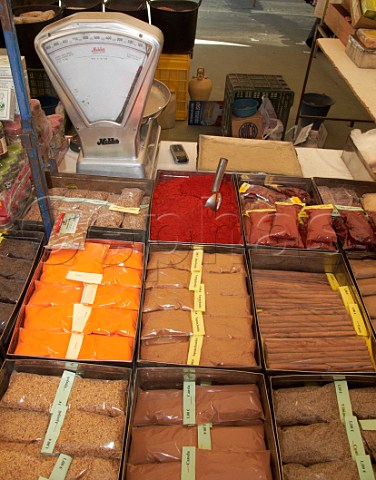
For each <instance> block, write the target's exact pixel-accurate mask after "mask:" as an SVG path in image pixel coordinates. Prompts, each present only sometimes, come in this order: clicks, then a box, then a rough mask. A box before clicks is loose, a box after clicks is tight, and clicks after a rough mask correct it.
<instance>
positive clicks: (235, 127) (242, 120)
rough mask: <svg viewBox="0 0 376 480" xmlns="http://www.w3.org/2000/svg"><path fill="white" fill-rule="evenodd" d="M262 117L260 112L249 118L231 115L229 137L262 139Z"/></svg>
mask: <svg viewBox="0 0 376 480" xmlns="http://www.w3.org/2000/svg"><path fill="white" fill-rule="evenodd" d="M262 131H263V129H262V115H261V113H260V112H257V113H255V115H252V116H251V117H236V116H235V115H232V120H231V135H232V136H233V137H235V138H259V139H261V138H262Z"/></svg>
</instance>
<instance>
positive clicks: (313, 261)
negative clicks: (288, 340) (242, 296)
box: [248, 249, 376, 375]
mask: <svg viewBox="0 0 376 480" xmlns="http://www.w3.org/2000/svg"><path fill="white" fill-rule="evenodd" d="M248 259H249V262H250V271H251V282H252V284H253V273H252V271H253V269H255V268H257V269H265V270H274V269H275V270H281V271H291V270H295V271H300V272H311V273H333V274H335V275H336V278H337V281H338V283H339V285H340V286H346V285H347V286H349V288H350V291H351V293H352V296H353V298H354V300H355V302H356V303H357V304H358V305H359V308H360V311H361V314H362V316H363V319H364V324H365V326H366V329H367V332H368V336H369V339H370V340H369V341H370V350H371V351H370V356H371V359H372V360H373V362H375V359H376V339H375V335H374V333H373V329H372V326H371V324H370V321H369V319H368V316H367V314H366V312H365V310H364V307H363V303H362V301H361V298H360V296H359V293H358V290H357V288H356V286H355V284H354V281H353V279H352V275H351V273H350V271H349V269H348V267H347V265H346V262H345V259H344V257H343V256H342V255H341V254H340V253H324V252H313V251H302V250H300V251H299V252H294V251H291V250H290V251H287V250H284V251H282V250H280V251H279V252H275V253H274V252H273V254H271V252H270V250H266V249H259V250H253V249H248ZM253 303H254V306H255V311H256V322H257V328H258V329H259V335H260V341H261V352H262V358H263V367H264V369H265V371H266V373H267V374H270V375H283V374H290V375H291V374H293V373H314V372H315V371H309V370H299V369H296V370H279V369H271V368H269V366H268V358H267V352H266V349H265V345H264V342H263V338H262V329H261V328H260V325H259V323H258V318H257V297H256V296H255V294H254V292H253ZM371 372H372V373H374V372H375V370H372V371H371ZM371 372H370V373H371ZM319 373H325V372H321V371H320V372H319ZM330 373H331V374H333V373H335V372H330ZM338 373H339V374H342V373H344V374H348V375H354V372H346V371H341V372H338ZM367 373H368V372H367Z"/></svg>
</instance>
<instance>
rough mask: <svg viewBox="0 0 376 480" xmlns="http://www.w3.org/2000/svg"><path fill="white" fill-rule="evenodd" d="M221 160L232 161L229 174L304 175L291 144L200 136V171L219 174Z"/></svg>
mask: <svg viewBox="0 0 376 480" xmlns="http://www.w3.org/2000/svg"><path fill="white" fill-rule="evenodd" d="M221 157H225V158H227V159H228V166H227V171H228V172H254V173H257V172H261V173H273V174H275V175H293V176H297V177H299V176H302V169H301V167H300V163H299V160H298V157H297V154H296V150H295V148H294V146H293V144H292V143H291V142H279V141H274V140H267V141H266V140H252V139H246V138H229V137H214V136H210V135H200V136H199V142H198V158H197V170H201V171H205V170H209V171H215V169H216V168H217V165H218V161H219V159H220V158H221Z"/></svg>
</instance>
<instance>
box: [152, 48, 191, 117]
mask: <svg viewBox="0 0 376 480" xmlns="http://www.w3.org/2000/svg"><path fill="white" fill-rule="evenodd" d="M190 65H191V57H190V55H186V54H182V55H178V54H168V53H162V54H161V56H160V58H159V62H158V65H157V69H156V71H155V78H156V79H157V80H160V81H161V82H163V83H164V84H165V85H167V87H168V88H170V89H172V90H175V93H176V120H186V119H187V117H188V82H189V69H190Z"/></svg>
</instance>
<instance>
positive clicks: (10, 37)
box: [0, 0, 53, 238]
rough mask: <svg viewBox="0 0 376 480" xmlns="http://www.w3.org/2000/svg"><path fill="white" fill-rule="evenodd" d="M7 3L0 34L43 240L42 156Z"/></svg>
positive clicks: (1, 8)
mask: <svg viewBox="0 0 376 480" xmlns="http://www.w3.org/2000/svg"><path fill="white" fill-rule="evenodd" d="M11 12H12V8H11V4H10V0H0V19H1V25H2V28H3V33H4V40H5V46H6V48H7V52H8V57H9V63H10V68H11V70H12V75H13V80H14V87H15V91H16V97H17V101H18V105H19V109H20V114H21V122H22V133H23V135H22V143H23V146H24V148H26V149H27V153H28V157H29V162H30V169H31V175H32V179H33V183H34V186H35V189H36V193H37V197H38V203H39V208H40V211H41V215H42V220H43V223H44V227H45V232H46V235H47V238H48V237H49V236H50V233H51V229H52V225H53V215H52V210H51V205H50V201H49V196H48V187H47V182H46V177H45V174H44V169H43V162H42V154H41V150H40V146H39V141H38V136H37V133H36V129H35V125H34V121H33V118H32V115H31V110H30V104H29V99H28V96H27V91H26V85H25V79H24V76H23V70H22V64H21V56H20V49H19V46H18V40H17V34H16V30H15V27H14V22H13V16H12V14H11Z"/></svg>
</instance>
